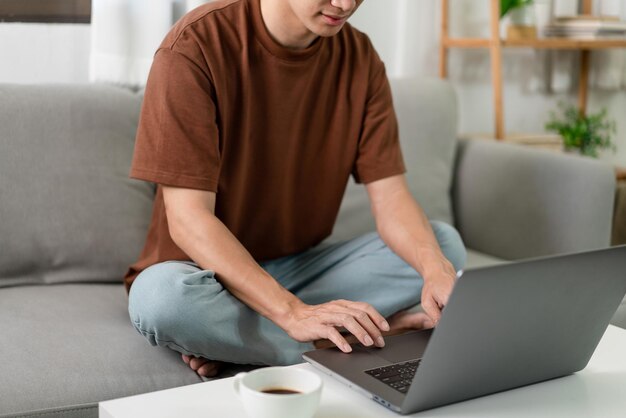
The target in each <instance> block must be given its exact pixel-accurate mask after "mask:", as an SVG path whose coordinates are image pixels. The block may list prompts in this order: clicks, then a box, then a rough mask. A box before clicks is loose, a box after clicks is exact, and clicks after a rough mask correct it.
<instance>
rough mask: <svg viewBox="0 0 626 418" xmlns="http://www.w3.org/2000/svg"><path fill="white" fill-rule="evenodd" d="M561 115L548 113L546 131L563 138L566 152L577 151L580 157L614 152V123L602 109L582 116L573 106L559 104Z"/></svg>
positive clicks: (605, 110) (615, 129) (615, 130)
mask: <svg viewBox="0 0 626 418" xmlns="http://www.w3.org/2000/svg"><path fill="white" fill-rule="evenodd" d="M558 107H559V108H560V109H561V112H562V114H561V115H559V116H557V115H556V113H555V112H551V113H550V120H549V121H548V123H546V126H545V128H546V130H548V131H552V132H556V133H558V134H559V135H561V137H562V138H563V145H564V146H565V149H566V150H567V151H578V152H580V154H581V155H587V156H589V157H594V158H597V157H598V151H600V150H603V149H609V150H612V151H613V152H615V150H616V147H615V144H614V143H613V140H612V136H613V135H614V134H615V133H616V132H617V128H616V123H615V121H614V120H612V119H609V118H608V111H607V109H606V108H603V109H602V110H600V111H599V112H598V113H594V114H589V115H584V114H582V113H581V112H580V111H579V110H578V109H577V108H576V107H575V106H572V105H567V104H565V103H562V102H561V103H559V105H558Z"/></svg>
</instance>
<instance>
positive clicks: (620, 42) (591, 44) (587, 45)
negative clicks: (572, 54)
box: [502, 38, 626, 50]
mask: <svg viewBox="0 0 626 418" xmlns="http://www.w3.org/2000/svg"><path fill="white" fill-rule="evenodd" d="M502 46H504V47H505V48H536V49H575V50H592V49H610V48H626V39H591V40H589V39H568V38H544V39H519V40H505V41H502Z"/></svg>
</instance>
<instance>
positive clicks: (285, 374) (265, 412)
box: [234, 367, 322, 418]
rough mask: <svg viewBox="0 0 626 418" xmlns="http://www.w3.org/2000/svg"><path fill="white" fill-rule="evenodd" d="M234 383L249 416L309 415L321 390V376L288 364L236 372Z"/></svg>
mask: <svg viewBox="0 0 626 418" xmlns="http://www.w3.org/2000/svg"><path fill="white" fill-rule="evenodd" d="M234 386H235V392H236V393H237V394H238V395H239V398H240V399H241V401H242V403H243V407H244V409H245V411H246V413H247V414H248V416H249V417H251V418H311V417H312V416H313V415H314V414H315V411H316V410H317V407H318V406H319V402H320V397H321V394H322V379H321V378H320V377H319V376H318V375H317V374H315V373H313V372H310V371H307V370H302V369H294V368H291V367H265V368H262V369H257V370H254V371H252V372H250V373H239V374H238V375H236V376H235V380H234ZM264 391H269V392H270V393H267V392H264ZM272 391H274V393H271V392H272ZM276 391H293V392H295V393H290V394H278V393H276Z"/></svg>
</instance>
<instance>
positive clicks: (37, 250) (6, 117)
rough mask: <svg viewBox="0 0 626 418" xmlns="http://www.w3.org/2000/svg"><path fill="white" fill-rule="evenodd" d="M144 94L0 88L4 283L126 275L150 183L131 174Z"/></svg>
mask: <svg viewBox="0 0 626 418" xmlns="http://www.w3.org/2000/svg"><path fill="white" fill-rule="evenodd" d="M140 105H141V97H140V96H139V95H136V94H133V93H131V92H130V91H128V90H125V89H121V88H115V87H110V86H109V87H107V86H95V85H0V286H11V285H18V284H42V283H57V282H84V281H87V282H93V281H121V279H122V276H123V274H124V272H125V271H126V269H127V268H128V266H129V264H130V263H131V262H133V261H134V260H135V259H136V258H137V256H138V253H139V251H140V250H141V247H142V244H143V241H144V239H145V234H146V230H147V226H148V222H149V220H150V212H151V209H152V198H153V188H152V186H151V185H149V184H147V183H143V182H139V181H134V180H131V179H129V178H128V170H129V167H130V161H131V157H132V152H133V145H134V137H135V131H136V128H137V120H138V115H139V110H140Z"/></svg>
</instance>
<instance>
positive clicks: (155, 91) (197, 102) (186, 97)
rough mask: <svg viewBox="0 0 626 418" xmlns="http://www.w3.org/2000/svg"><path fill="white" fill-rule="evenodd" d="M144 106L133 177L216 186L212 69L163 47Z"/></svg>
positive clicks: (217, 161) (217, 152) (217, 146)
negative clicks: (206, 68)
mask: <svg viewBox="0 0 626 418" xmlns="http://www.w3.org/2000/svg"><path fill="white" fill-rule="evenodd" d="M142 106H143V107H142V110H141V116H140V118H139V126H138V128H137V137H136V140H135V152H134V155H133V162H132V166H131V172H130V175H131V177H133V178H136V179H140V180H146V181H151V182H154V183H160V184H164V185H168V186H176V187H187V188H193V189H201V190H208V191H213V192H217V185H218V181H219V173H220V140H219V131H218V126H217V122H216V114H217V111H216V106H215V97H214V89H213V85H212V83H211V79H210V77H209V74H208V71H207V70H205V69H203V68H202V67H201V65H199V64H198V63H197V62H196V61H194V60H192V59H190V58H188V57H187V56H186V55H183V54H182V53H180V52H177V51H175V50H172V49H170V48H161V49H159V50H158V51H157V53H156V54H155V57H154V62H153V64H152V67H151V69H150V75H149V77H148V82H147V84H146V91H145V96H144V100H143V105H142Z"/></svg>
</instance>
